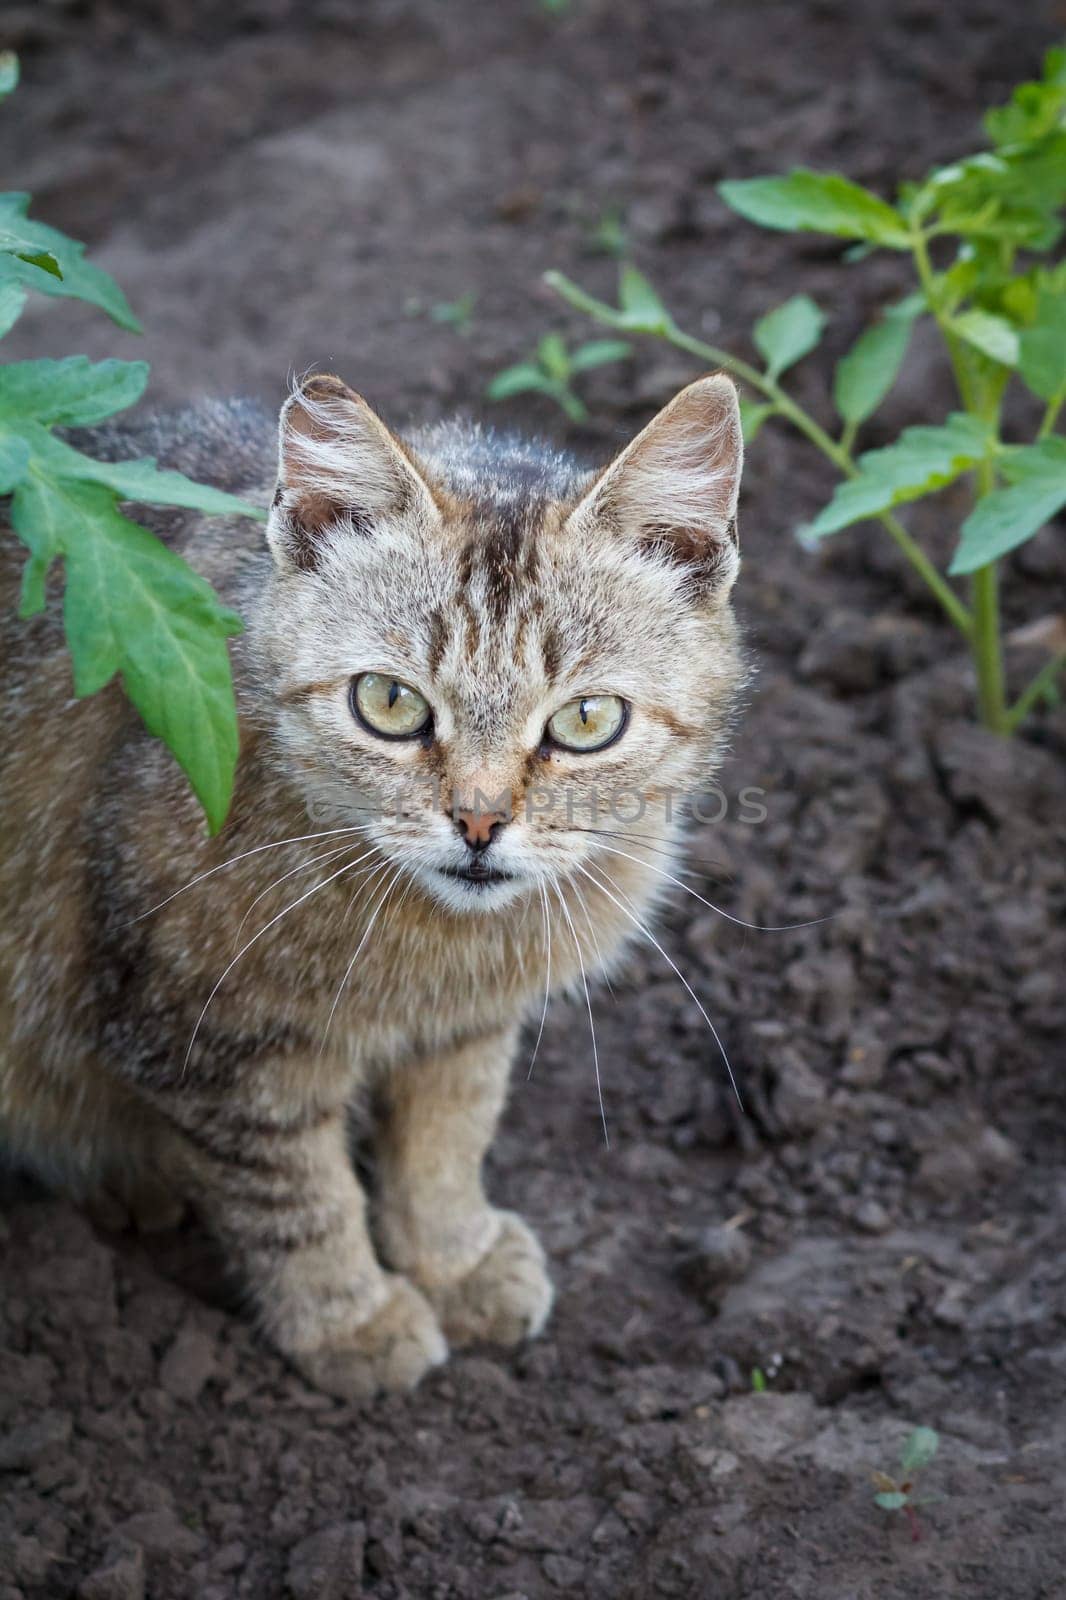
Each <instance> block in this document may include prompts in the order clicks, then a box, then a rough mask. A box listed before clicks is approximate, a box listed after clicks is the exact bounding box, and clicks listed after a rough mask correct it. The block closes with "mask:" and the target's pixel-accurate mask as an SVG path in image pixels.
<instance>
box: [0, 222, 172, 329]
mask: <svg viewBox="0 0 1066 1600" xmlns="http://www.w3.org/2000/svg"><path fill="white" fill-rule="evenodd" d="M29 201H30V197H29V195H27V194H21V193H6V194H0V234H2V233H3V232H4V231H5V230H8V231H15V232H17V233H18V235H19V236H20V237H21V238H22V239H23V240H24V241H25V242H26V247H27V248H28V249H30V250H34V251H38V252H45V253H47V254H50V255H51V256H53V257H54V258H55V261H56V264H57V267H58V269H59V271H60V272H61V273H62V277H61V278H54V277H50V276H48V275H47V274H42V273H41V272H40V270H39V269H38V268H36V267H33V266H31V265H30V264H29V263H28V262H26V261H20V260H18V259H17V257H14V256H10V257H8V258H7V261H8V265H7V271H6V273H5V278H6V279H7V280H8V281H11V279H12V278H14V279H15V281H17V282H20V283H22V284H24V285H25V286H26V287H27V288H31V289H37V290H38V291H39V292H40V293H42V294H51V295H66V296H69V297H71V298H73V299H75V300H85V301H87V302H88V303H89V304H90V305H95V306H99V307H100V309H101V310H102V311H106V312H107V314H108V316H109V317H110V318H111V320H112V321H113V322H117V323H118V325H119V327H121V328H128V329H129V330H130V332H132V333H140V331H141V325H140V323H139V322H138V321H137V318H136V317H135V316H134V315H133V312H132V311H131V310H130V307H129V302H128V301H127V299H126V296H125V295H124V294H123V293H122V290H121V289H120V288H119V286H118V284H117V283H116V282H115V280H114V279H113V278H111V277H109V275H108V274H107V273H106V272H104V271H102V270H101V269H100V268H99V267H97V266H94V265H93V263H92V262H91V261H86V260H85V259H84V256H85V246H84V245H83V244H79V243H78V242H77V240H75V239H68V237H67V235H66V234H65V233H60V232H59V230H58V228H50V227H48V226H47V224H45V223H43V222H35V221H33V220H31V219H30V218H28V217H27V216H26V211H27V208H28V206H29Z"/></svg>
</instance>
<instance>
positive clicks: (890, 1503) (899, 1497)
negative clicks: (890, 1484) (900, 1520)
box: [874, 1489, 907, 1511]
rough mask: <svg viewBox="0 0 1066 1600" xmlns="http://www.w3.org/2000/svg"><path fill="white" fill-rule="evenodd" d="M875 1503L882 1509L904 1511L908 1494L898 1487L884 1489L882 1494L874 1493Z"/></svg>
mask: <svg viewBox="0 0 1066 1600" xmlns="http://www.w3.org/2000/svg"><path fill="white" fill-rule="evenodd" d="M874 1504H875V1505H878V1506H880V1507H881V1510H882V1511H902V1510H903V1507H904V1506H905V1505H906V1504H907V1496H906V1495H905V1494H901V1493H900V1491H899V1490H898V1489H891V1490H890V1489H882V1491H881V1493H880V1494H875V1495H874Z"/></svg>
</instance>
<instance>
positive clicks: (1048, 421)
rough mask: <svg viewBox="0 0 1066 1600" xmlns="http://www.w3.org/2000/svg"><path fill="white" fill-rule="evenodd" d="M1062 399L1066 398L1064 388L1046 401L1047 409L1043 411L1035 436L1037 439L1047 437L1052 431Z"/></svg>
mask: <svg viewBox="0 0 1066 1600" xmlns="http://www.w3.org/2000/svg"><path fill="white" fill-rule="evenodd" d="M1064 400H1066V390H1064V391H1063V392H1062V393H1061V394H1057V395H1056V396H1055V398H1054V399H1053V400H1049V401H1048V405H1047V410H1046V411H1045V412H1044V419H1043V421H1042V422H1041V424H1040V432H1039V433H1038V434H1037V436H1036V437H1037V439H1038V440H1040V439H1047V438H1049V437H1050V435H1051V434H1052V432H1053V431H1054V428H1055V424H1056V422H1057V421H1058V420H1059V412H1060V411H1061V410H1062V405H1063V401H1064Z"/></svg>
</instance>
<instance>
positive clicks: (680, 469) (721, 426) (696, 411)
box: [569, 373, 744, 598]
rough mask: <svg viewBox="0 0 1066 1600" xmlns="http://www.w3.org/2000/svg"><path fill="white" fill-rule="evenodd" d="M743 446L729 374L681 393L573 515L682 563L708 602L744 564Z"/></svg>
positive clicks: (582, 524) (581, 524)
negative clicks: (740, 522) (740, 521)
mask: <svg viewBox="0 0 1066 1600" xmlns="http://www.w3.org/2000/svg"><path fill="white" fill-rule="evenodd" d="M743 459H744V442H743V435H742V433H741V428H740V405H739V402H738V400H737V391H736V387H735V385H734V384H733V382H732V379H730V378H727V377H726V376H725V374H724V373H718V374H716V375H715V376H713V377H709V378H700V379H699V380H698V381H697V382H696V383H690V384H689V385H688V387H687V388H686V389H682V391H681V393H680V394H679V395H677V396H676V397H675V398H674V399H673V400H671V402H670V404H669V405H668V406H666V407H665V408H664V409H663V410H662V411H660V412H659V415H658V416H657V417H654V418H653V419H652V421H651V422H649V423H648V426H647V427H646V428H645V429H644V431H643V433H639V434H638V435H637V437H636V438H635V439H634V440H633V442H632V444H630V445H628V446H627V447H626V449H625V450H623V451H622V454H621V455H620V456H619V457H618V458H617V460H616V461H613V462H612V463H611V465H610V466H609V467H607V468H606V470H605V471H604V472H602V473H601V474H600V476H599V477H598V478H597V480H596V482H595V483H594V484H593V485H592V488H591V489H590V490H589V491H588V493H587V494H586V495H585V496H584V498H583V499H582V500H581V501H580V503H579V504H578V506H577V507H576V509H575V510H574V511H573V512H572V513H571V515H570V518H569V525H570V526H571V527H572V528H575V529H578V530H588V531H589V532H592V531H593V530H594V529H600V530H603V531H606V532H607V533H608V534H609V535H610V536H611V537H614V538H620V539H623V540H626V541H629V542H631V543H632V544H633V545H635V546H637V547H638V548H641V549H644V550H647V551H649V552H654V553H655V554H656V555H660V556H664V557H665V558H666V559H667V560H668V561H669V562H670V563H672V564H674V565H676V566H679V567H682V568H684V569H685V571H686V575H689V576H690V577H691V580H692V588H693V592H694V593H696V594H698V595H699V596H700V597H701V598H709V597H710V596H711V595H712V594H713V595H715V596H716V597H717V596H724V595H725V594H728V592H729V590H730V588H731V587H732V585H733V581H734V579H735V578H736V575H737V572H738V570H739V567H740V555H739V545H738V540H737V499H738V496H739V494H740V471H741V466H742V464H743Z"/></svg>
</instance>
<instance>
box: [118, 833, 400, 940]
mask: <svg viewBox="0 0 1066 1600" xmlns="http://www.w3.org/2000/svg"><path fill="white" fill-rule="evenodd" d="M369 831H370V825H369V823H365V822H360V823H353V824H352V825H351V826H350V827H347V828H325V829H322V830H321V831H320V832H318V833H298V834H295V835H294V836H293V837H292V838H291V839H273V840H271V842H270V843H269V844H257V845H255V846H254V847H253V848H252V849H251V850H242V851H241V853H240V855H239V856H231V857H230V859H229V860H228V861H220V862H219V864H218V866H217V867H208V869H207V871H206V872H199V873H197V875H196V877H195V878H190V879H189V881H188V883H183V884H182V886H181V888H180V889H175V890H174V892H173V893H172V894H168V895H167V897H166V899H165V900H160V901H158V902H157V903H156V904H155V905H154V906H149V907H148V910H147V911H141V912H140V913H139V914H138V915H137V916H135V917H131V918H130V920H129V922H124V923H123V924H122V927H124V928H132V927H134V925H135V924H136V923H138V922H143V921H144V919H145V917H151V916H154V915H155V913H156V912H157V911H162V909H163V907H164V906H168V905H169V904H170V902H171V901H172V900H176V899H177V898H178V896H179V895H180V894H185V893H186V892H187V891H188V890H189V889H195V888H196V885H197V884H198V883H204V882H205V881H206V880H207V879H208V878H213V877H214V876H215V873H216V872H225V870H226V868H227V867H235V866H236V865H237V864H238V862H240V861H247V860H248V858H249V856H257V855H260V854H261V853H262V852H263V851H264V850H280V849H282V848H283V846H285V845H287V844H312V843H315V842H316V841H317V840H319V839H329V838H333V837H335V836H336V835H337V834H341V833H368V832H369Z"/></svg>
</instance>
